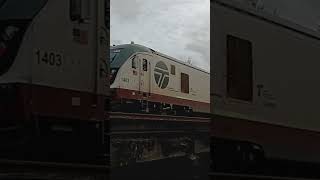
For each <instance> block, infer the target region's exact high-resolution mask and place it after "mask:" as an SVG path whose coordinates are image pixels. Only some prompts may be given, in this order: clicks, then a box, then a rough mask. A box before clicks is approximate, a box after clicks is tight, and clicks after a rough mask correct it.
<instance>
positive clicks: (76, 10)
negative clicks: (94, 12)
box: [70, 0, 82, 21]
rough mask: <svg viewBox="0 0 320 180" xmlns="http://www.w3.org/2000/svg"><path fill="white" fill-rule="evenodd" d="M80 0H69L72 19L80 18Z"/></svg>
mask: <svg viewBox="0 0 320 180" xmlns="http://www.w3.org/2000/svg"><path fill="white" fill-rule="evenodd" d="M81 1H82V0H70V18H71V20H72V21H77V20H80V19H81Z"/></svg>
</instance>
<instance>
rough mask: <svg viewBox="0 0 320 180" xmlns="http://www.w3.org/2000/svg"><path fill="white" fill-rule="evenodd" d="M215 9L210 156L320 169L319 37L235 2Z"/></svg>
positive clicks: (218, 2)
mask: <svg viewBox="0 0 320 180" xmlns="http://www.w3.org/2000/svg"><path fill="white" fill-rule="evenodd" d="M211 6H212V7H211V9H212V12H213V13H212V18H211V25H212V28H211V29H212V30H211V34H212V36H211V37H212V40H211V50H212V53H213V55H212V58H211V87H212V88H211V102H212V103H211V111H212V113H213V119H212V126H211V137H212V152H213V153H215V149H219V151H220V150H221V151H220V152H228V149H229V153H232V154H236V153H238V154H239V155H241V156H242V159H244V160H246V161H255V160H256V159H257V158H258V157H260V156H258V154H264V158H262V159H265V160H266V161H267V162H268V163H269V162H283V161H288V162H302V163H306V164H308V163H312V164H314V163H317V164H319V163H320V154H319V151H320V144H319V141H320V122H319V119H320V114H319V108H318V102H319V99H320V96H319V93H318V92H319V90H320V86H319V82H320V78H319V77H320V76H319V70H318V67H319V65H320V63H319V55H320V54H319V50H320V34H319V32H315V31H312V30H310V29H306V28H304V27H301V26H299V25H296V24H293V23H292V22H288V21H286V20H283V19H281V18H279V17H275V16H273V15H271V14H267V13H266V12H263V11H259V10H256V9H253V8H250V7H246V6H244V5H243V4H240V3H238V2H237V1H234V0H215V1H213V2H212V3H211ZM241 142H245V143H241ZM229 144H232V145H230V146H231V147H232V148H231V149H232V150H230V146H229ZM257 145H258V146H257ZM243 147H248V148H243ZM222 149H225V150H222ZM257 150H259V151H260V152H261V153H255V152H257ZM240 151H241V152H243V153H239V152H240ZM254 154H256V155H254ZM216 156H219V155H218V154H216ZM239 157H240V156H239ZM230 158H232V156H230V155H227V154H226V153H224V160H223V158H222V160H221V161H220V162H225V161H226V159H229V160H230ZM237 158H238V157H237ZM235 159H236V158H235ZM238 159H241V158H238ZM260 159H261V158H260ZM270 160H272V161H270ZM213 163H219V162H215V160H214V159H213ZM213 165H214V164H213ZM242 167H243V166H242ZM256 167H258V166H255V167H253V168H256ZM270 167H272V166H270ZM273 167H277V164H274V166H273ZM306 167H307V166H306ZM302 169H303V168H300V169H296V170H292V171H290V173H295V172H297V171H302ZM282 171H283V172H285V171H286V169H285V166H284V168H283V169H282ZM273 172H276V171H273ZM315 172H316V173H318V178H319V171H315Z"/></svg>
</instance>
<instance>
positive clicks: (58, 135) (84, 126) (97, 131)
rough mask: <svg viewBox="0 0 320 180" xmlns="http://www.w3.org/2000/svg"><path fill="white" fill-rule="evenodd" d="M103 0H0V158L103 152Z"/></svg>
mask: <svg viewBox="0 0 320 180" xmlns="http://www.w3.org/2000/svg"><path fill="white" fill-rule="evenodd" d="M108 4H109V1H108V0H106V1H105V0H64V1H56V0H28V1H20V0H0V143H1V150H0V157H5V158H8V157H11V158H18V157H19V158H23V159H26V160H49V159H51V160H53V161H58V160H59V161H71V160H72V161H73V160H81V161H82V160H86V161H87V160H93V159H95V158H98V156H101V157H102V156H103V154H104V153H105V152H103V151H102V148H104V149H107V148H106V144H105V143H104V142H103V135H102V133H103V130H104V128H105V124H104V120H105V119H106V111H107V108H108V96H109V81H108V73H109V67H108V61H107V60H106V59H107V57H108V56H107V52H106V51H105V49H108V47H109V44H108V43H109V40H108V34H109V32H108V29H107V27H108V26H109V25H108V23H106V22H107V20H106V19H105V17H108V15H107V14H106V9H107V8H108ZM88 147H90V148H88ZM97 154H99V155H97ZM11 155H12V156H11ZM40 156H41V158H40ZM89 156H90V157H89Z"/></svg>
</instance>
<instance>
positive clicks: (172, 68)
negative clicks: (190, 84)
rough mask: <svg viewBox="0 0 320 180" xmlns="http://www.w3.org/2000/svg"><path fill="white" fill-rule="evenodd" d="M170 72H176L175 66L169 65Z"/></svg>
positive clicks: (173, 73)
mask: <svg viewBox="0 0 320 180" xmlns="http://www.w3.org/2000/svg"><path fill="white" fill-rule="evenodd" d="M171 74H172V75H175V74H176V67H175V66H174V65H171Z"/></svg>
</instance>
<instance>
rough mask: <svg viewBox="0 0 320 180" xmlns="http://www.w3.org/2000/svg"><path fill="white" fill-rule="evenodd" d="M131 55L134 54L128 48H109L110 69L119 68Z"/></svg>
mask: <svg viewBox="0 0 320 180" xmlns="http://www.w3.org/2000/svg"><path fill="white" fill-rule="evenodd" d="M133 53H135V52H134V51H133V50H132V49H129V48H111V49H110V67H111V68H120V67H121V66H122V65H123V64H124V63H125V62H126V60H127V59H128V58H129V57H130V56H131V55H132V54H133Z"/></svg>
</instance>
